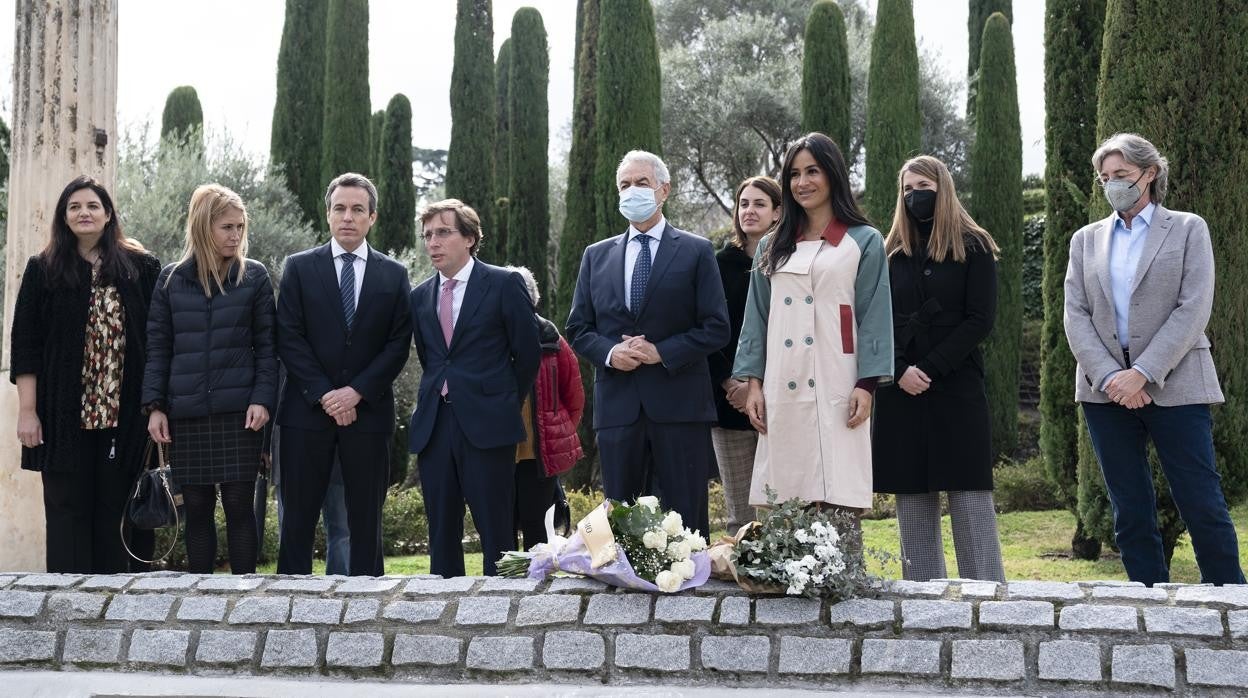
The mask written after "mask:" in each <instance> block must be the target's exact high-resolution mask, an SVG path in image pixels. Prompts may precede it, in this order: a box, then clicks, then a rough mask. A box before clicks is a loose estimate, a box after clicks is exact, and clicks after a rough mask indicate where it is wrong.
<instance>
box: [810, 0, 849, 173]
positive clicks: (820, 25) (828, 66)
mask: <svg viewBox="0 0 1248 698" xmlns="http://www.w3.org/2000/svg"><path fill="white" fill-rule="evenodd" d="M805 42H806V43H805V49H804V53H803V54H802V131H803V132H804V133H809V132H811V131H819V132H820V133H823V134H826V135H827V136H828V137H829V138H831V139H832V140H834V141H836V144H837V145H839V146H840V147H841V148H842V149H843V150H844V149H848V148H849V139H850V128H851V123H850V118H849V104H850V93H849V40H848V38H847V37H846V33H845V15H843V14H842V13H841V7H840V5H837V4H836V2H834V0H819V2H816V3H815V5H814V6H813V7H811V8H810V17H809V18H807V20H806V39H805Z"/></svg>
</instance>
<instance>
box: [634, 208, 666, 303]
mask: <svg viewBox="0 0 1248 698" xmlns="http://www.w3.org/2000/svg"><path fill="white" fill-rule="evenodd" d="M666 228H667V218H665V217H663V216H659V222H658V223H655V224H654V227H653V228H651V229H649V230H647V231H646V235H649V236H650V269H651V271H653V270H654V260H655V259H657V257H656V256H655V255H656V253H657V252H658V251H659V242H661V241H662V239H663V230H664V229H666ZM638 235H641V231H640V230H637V228H635V227H633V226H632V225H629V226H628V240H627V242H626V243H625V245H624V305H625V306H626V307H629V308H631V307H633V267H634V266H636V264H637V255H639V254H641V243H640V242H633V241H634V240H635V239H636V238H637V236H638Z"/></svg>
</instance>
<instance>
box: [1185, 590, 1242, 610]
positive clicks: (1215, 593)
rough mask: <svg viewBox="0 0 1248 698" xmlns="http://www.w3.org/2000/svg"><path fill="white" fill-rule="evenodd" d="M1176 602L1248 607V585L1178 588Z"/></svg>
mask: <svg viewBox="0 0 1248 698" xmlns="http://www.w3.org/2000/svg"><path fill="white" fill-rule="evenodd" d="M1174 602H1175V603H1178V604H1183V603H1186V604H1213V605H1217V606H1219V607H1224V608H1248V585H1245V584H1234V585H1232V584H1227V585H1226V586H1220V587H1214V586H1187V587H1182V588H1180V589H1176V590H1175V592H1174Z"/></svg>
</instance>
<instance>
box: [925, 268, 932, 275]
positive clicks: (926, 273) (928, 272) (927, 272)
mask: <svg viewBox="0 0 1248 698" xmlns="http://www.w3.org/2000/svg"><path fill="white" fill-rule="evenodd" d="M931 275H932V270H931V269H924V270H923V276H931Z"/></svg>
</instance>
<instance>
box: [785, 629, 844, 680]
mask: <svg viewBox="0 0 1248 698" xmlns="http://www.w3.org/2000/svg"><path fill="white" fill-rule="evenodd" d="M853 654H854V643H853V641H852V640H843V639H839V638H837V639H826V638H820V637H794V636H785V637H782V638H780V673H781V674H848V673H849V668H850V664H851V662H852V661H853Z"/></svg>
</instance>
